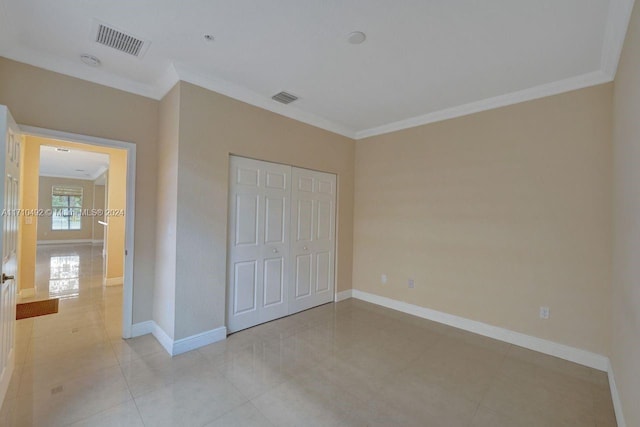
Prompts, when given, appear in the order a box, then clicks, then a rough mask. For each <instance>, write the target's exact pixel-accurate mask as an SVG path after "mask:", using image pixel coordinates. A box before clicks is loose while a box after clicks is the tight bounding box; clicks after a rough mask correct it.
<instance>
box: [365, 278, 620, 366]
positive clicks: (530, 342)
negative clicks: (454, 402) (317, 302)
mask: <svg viewBox="0 0 640 427" xmlns="http://www.w3.org/2000/svg"><path fill="white" fill-rule="evenodd" d="M352 295H353V298H356V299H360V300H363V301H367V302H370V303H373V304H377V305H381V306H383V307H387V308H391V309H393V310H398V311H402V312H404V313H408V314H412V315H414V316H418V317H422V318H424V319H428V320H433V321H434V322H438V323H443V324H445V325H449V326H453V327H455V328H459V329H463V330H465V331H469V332H473V333H475V334H479V335H483V336H485V337H489V338H493V339H496V340H500V341H504V342H507V343H510V344H515V345H517V346H520V347H524V348H528V349H530V350H534V351H538V352H540V353H544V354H548V355H551V356H555V357H559V358H561V359H565V360H568V361H571V362H574V363H578V364H580V365H584V366H588V367H590V368H593V369H597V370H599V371H604V372H608V369H609V359H608V358H607V357H606V356H603V355H601V354H597V353H593V352H590V351H587V350H582V349H579V348H575V347H570V346H568V345H564V344H559V343H556V342H553V341H549V340H545V339H542V338H537V337H534V336H531V335H526V334H522V333H520V332H514V331H511V330H509V329H504V328H500V327H498V326H493V325H489V324H486V323H482V322H478V321H475V320H470V319H466V318H464V317H460V316H455V315H452V314H448V313H443V312H441V311H436V310H431V309H429V308H425V307H420V306H418V305H414V304H409V303H406V302H403V301H398V300H394V299H391V298H386V297H382V296H379V295H375V294H371V293H368V292H363V291H359V290H357V289H353V290H352Z"/></svg>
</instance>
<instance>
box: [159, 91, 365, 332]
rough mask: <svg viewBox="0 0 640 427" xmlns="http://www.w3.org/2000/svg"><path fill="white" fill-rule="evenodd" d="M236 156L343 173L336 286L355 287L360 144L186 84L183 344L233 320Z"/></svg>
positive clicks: (180, 224) (179, 306)
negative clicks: (231, 178)
mask: <svg viewBox="0 0 640 427" xmlns="http://www.w3.org/2000/svg"><path fill="white" fill-rule="evenodd" d="M230 153H233V154H237V155H240V156H247V157H253V158H257V159H261V160H267V161H274V162H280V163H286V164H290V165H294V166H300V167H305V168H310V169H317V170H322V171H327V172H332V173H336V174H337V175H338V221H339V230H338V238H337V253H338V254H337V288H338V290H343V289H348V288H350V287H351V269H352V265H351V257H352V237H353V228H352V224H353V217H352V212H353V164H354V142H353V140H350V139H348V138H345V137H342V136H339V135H336V134H333V133H330V132H327V131H324V130H321V129H318V128H315V127H312V126H309V125H306V124H303V123H300V122H297V121H294V120H291V119H288V118H285V117H283V116H280V115H277V114H274V113H271V112H268V111H265V110H262V109H259V108H256V107H253V106H251V105H248V104H245V103H243V102H239V101H236V100H233V99H231V98H228V97H226V96H223V95H220V94H217V93H214V92H211V91H208V90H205V89H202V88H200V87H198V86H194V85H192V84H188V83H181V84H180V125H179V153H178V175H177V176H178V180H177V184H178V187H177V207H178V210H177V232H176V236H177V239H176V246H177V252H176V253H177V263H176V277H177V281H176V319H175V338H176V339H180V338H184V337H186V336H190V335H193V334H195V333H198V332H203V331H206V330H210V329H213V328H216V327H219V326H223V325H224V324H225V323H226V319H225V302H226V262H227V254H226V252H227V209H228V207H227V197H228V187H229V185H228V165H229V154H230ZM158 262H160V260H158Z"/></svg>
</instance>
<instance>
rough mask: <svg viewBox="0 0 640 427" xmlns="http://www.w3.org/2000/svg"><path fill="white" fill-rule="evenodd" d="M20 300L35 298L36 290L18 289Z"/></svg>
mask: <svg viewBox="0 0 640 427" xmlns="http://www.w3.org/2000/svg"><path fill="white" fill-rule="evenodd" d="M19 295H20V298H31V297H35V296H36V288H35V287H33V288H26V289H20V292H19Z"/></svg>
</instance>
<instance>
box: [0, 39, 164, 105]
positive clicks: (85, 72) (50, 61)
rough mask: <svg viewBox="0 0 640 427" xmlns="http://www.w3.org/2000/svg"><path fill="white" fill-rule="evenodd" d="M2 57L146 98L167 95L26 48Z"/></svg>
mask: <svg viewBox="0 0 640 427" xmlns="http://www.w3.org/2000/svg"><path fill="white" fill-rule="evenodd" d="M0 56H3V57H5V58H8V59H12V60H14V61H18V62H22V63H24V64H28V65H32V66H34V67H38V68H43V69H45V70H49V71H53V72H55V73H59V74H64V75H66V76H70V77H75V78H78V79H80V80H85V81H89V82H92V83H96V84H99V85H102V86H108V87H110V88H113V89H119V90H122V91H124V92H128V93H133V94H135V95H140V96H144V97H145V98H152V99H155V100H160V99H162V97H163V96H164V94H165V93H166V92H163V89H164V88H163V87H161V86H159V85H158V84H146V83H141V82H136V81H134V80H132V79H129V78H126V77H120V76H118V75H117V74H115V73H110V72H108V71H105V70H103V69H100V68H91V67H79V66H78V64H76V63H75V62H74V61H70V60H67V59H62V58H58V57H55V56H53V55H50V54H48V53H46V52H39V51H36V50H33V49H29V48H25V47H21V48H19V49H16V48H8V49H3V50H2V51H0ZM169 89H171V88H169Z"/></svg>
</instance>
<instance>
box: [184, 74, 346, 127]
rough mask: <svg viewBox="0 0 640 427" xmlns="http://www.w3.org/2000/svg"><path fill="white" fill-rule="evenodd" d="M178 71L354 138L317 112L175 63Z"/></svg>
mask: <svg viewBox="0 0 640 427" xmlns="http://www.w3.org/2000/svg"><path fill="white" fill-rule="evenodd" d="M174 67H175V69H176V72H177V73H178V75H179V76H180V80H182V81H184V82H187V83H191V84H194V85H196V86H200V87H203V88H205V89H209V90H211V91H213V92H217V93H220V94H222V95H226V96H228V97H231V98H233V99H237V100H239V101H242V102H245V103H247V104H250V105H253V106H255V107H259V108H262V109H264V110H268V111H271V112H272V113H276V114H280V115H281V116H285V117H289V118H290V119H293V120H297V121H299V122H302V123H306V124H308V125H311V126H315V127H317V128H320V129H324V130H327V131H329V132H333V133H337V134H339V135H342V136H346V137H347V138H354V137H355V136H356V131H355V130H354V129H352V128H350V127H348V126H345V125H343V124H339V123H336V122H333V121H331V120H328V119H325V118H324V117H320V116H318V115H316V114H313V113H309V112H306V111H303V110H301V109H299V108H297V107H295V106H293V105H283V104H280V103H279V102H277V101H274V100H273V99H271V95H272V94H269V95H268V96H267V95H263V94H260V93H258V92H254V91H252V90H250V89H247V88H245V87H242V86H240V85H237V84H235V83H231V82H229V81H226V80H223V79H218V78H215V77H213V76H212V75H210V74H209V75H203V74H200V73H198V72H196V71H192V70H189V69H187V68H186V67H185V66H182V65H179V64H174Z"/></svg>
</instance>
